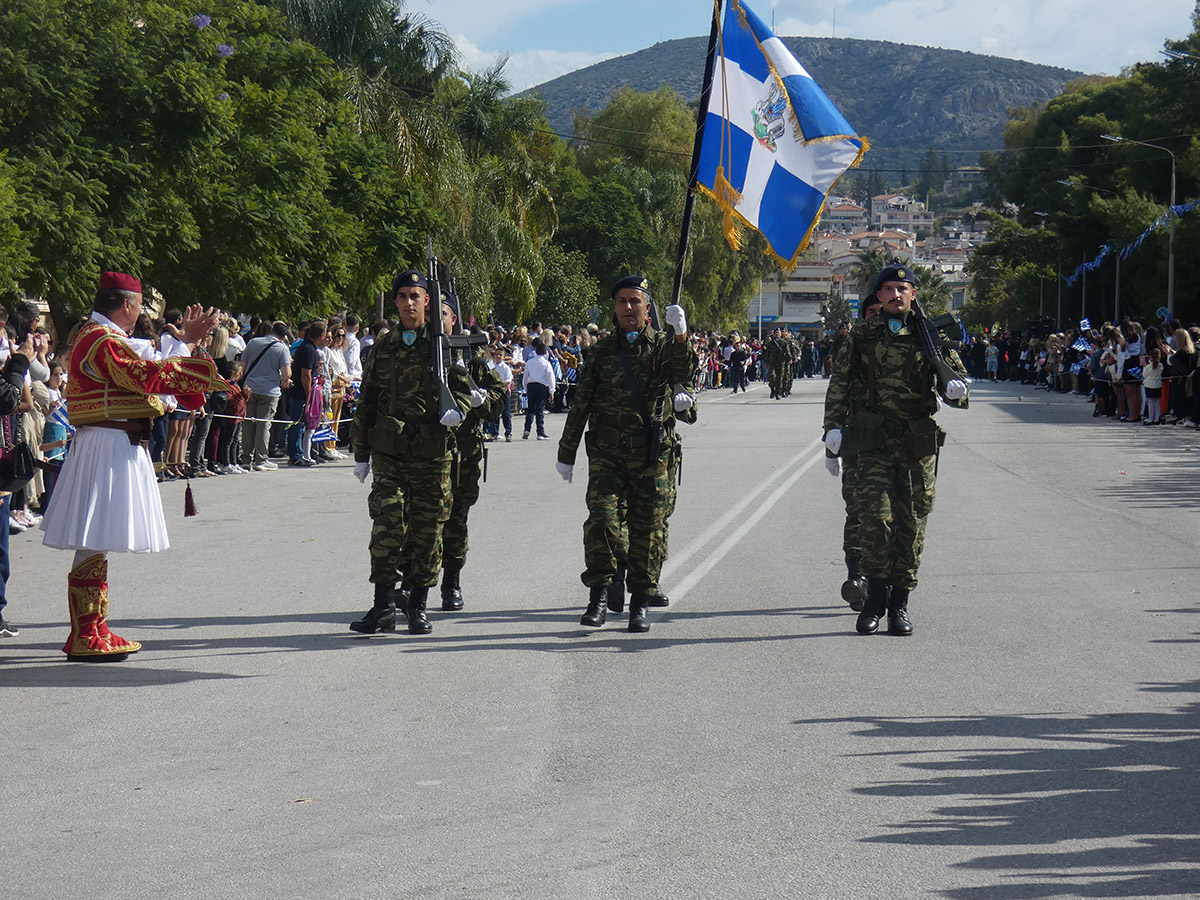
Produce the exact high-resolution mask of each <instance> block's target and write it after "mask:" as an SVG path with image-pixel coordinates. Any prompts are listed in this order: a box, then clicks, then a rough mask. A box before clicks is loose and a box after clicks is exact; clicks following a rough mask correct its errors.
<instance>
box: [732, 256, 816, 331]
mask: <svg viewBox="0 0 1200 900" xmlns="http://www.w3.org/2000/svg"><path fill="white" fill-rule="evenodd" d="M832 290H833V267H832V266H830V265H827V264H825V263H800V265H798V266H796V268H795V269H794V270H792V271H791V272H790V273H788V272H778V273H776V274H775V275H774V276H773V277H771V278H764V279H763V281H762V284H761V290H760V292H759V294H758V296H756V297H753V298H752V299H751V300H750V303H749V305H748V308H747V315H746V318H747V320H748V321H749V323H750V333H751V334H752V335H754V336H755V337H757V336H758V335H759V334H760V333H762V334H764V335H765V334H767V333H768V332H769V331H770V330H771V329H772V328H778V327H782V328H786V329H788V330H789V331H791V332H792V333H793V334H795V335H796V336H797V337H800V338H802V339H804V340H810V339H811V340H820V339H821V336H822V335H823V333H824V329H825V318H824V310H825V304H826V302H827V301H828V299H829V294H830V292H831V291H832Z"/></svg>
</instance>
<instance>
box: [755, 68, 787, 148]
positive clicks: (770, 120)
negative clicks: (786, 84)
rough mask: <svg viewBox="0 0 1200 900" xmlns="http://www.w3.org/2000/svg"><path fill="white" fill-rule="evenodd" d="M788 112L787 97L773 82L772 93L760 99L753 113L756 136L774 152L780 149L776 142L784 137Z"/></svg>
mask: <svg viewBox="0 0 1200 900" xmlns="http://www.w3.org/2000/svg"><path fill="white" fill-rule="evenodd" d="M786 113H787V99H786V98H785V97H784V96H783V92H782V91H781V90H780V89H779V85H778V84H776V83H775V82H771V93H770V94H768V95H767V99H765V100H759V101H758V105H757V106H755V107H754V112H753V113H752V114H751V115H752V116H753V117H754V136H755V137H757V138H758V142H759V143H760V144H762V145H763V146H764V147H766V148H767V149H768V150H770V151H771V152H772V153H774V152H775V151H776V150H777V149H778V145H777V144H776V143H775V142H776V141H777V140H779V138H781V137H783V132H784V127H785V126H784V122H783V117H784V115H785V114H786Z"/></svg>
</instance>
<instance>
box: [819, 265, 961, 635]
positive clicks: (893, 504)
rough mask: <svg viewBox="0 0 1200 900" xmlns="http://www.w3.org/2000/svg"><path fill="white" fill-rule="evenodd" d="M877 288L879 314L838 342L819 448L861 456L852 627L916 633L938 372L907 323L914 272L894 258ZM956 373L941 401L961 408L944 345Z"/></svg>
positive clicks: (936, 443)
mask: <svg viewBox="0 0 1200 900" xmlns="http://www.w3.org/2000/svg"><path fill="white" fill-rule="evenodd" d="M875 291H876V293H878V294H879V298H880V300H881V301H882V302H883V310H882V312H881V313H880V314H879V315H877V316H875V317H874V318H872V319H870V320H869V321H866V322H864V323H863V324H862V325H860V326H859V327H858V328H856V329H854V331H853V332H852V333H851V334H850V337H849V338H848V339H847V340H846V341H845V343H844V344H843V345H842V348H841V351H840V352H839V354H838V358H837V361H836V362H835V364H834V369H833V374H832V377H831V378H830V381H829V388H828V391H827V392H826V395H825V447H826V449H827V450H828V451H829V452H830V453H832V454H833V455H835V456H836V455H838V454H839V453H841V452H850V453H857V455H858V461H857V464H856V466H855V468H856V469H857V477H858V486H857V488H856V490H855V500H856V502H857V504H858V509H859V516H860V522H859V527H858V539H859V544H860V547H861V551H862V564H861V565H862V573H863V575H864V576H866V582H867V597H866V600H865V602H864V605H863V609H862V611H861V612H860V613H859V615H858V621H857V623H856V625H855V627H856V629H857V630H858V632H859V633H860V634H873V633H874V632H876V631H878V629H879V622H880V619H881V618H882V617H883V615H884V613H885V612H886V613H887V618H888V633H889V634H896V635H908V634H912V631H913V627H912V623H911V621H909V618H908V598H909V594H910V592H911V591H912V590H913V589H914V588H915V587H916V586H917V568H918V566H919V565H920V562H921V551H922V549H923V547H924V542H925V523H926V521H927V519H928V517H929V513H930V511H931V510H932V509H933V498H934V487H935V471H936V465H937V453H938V448H939V447H940V446H941V444H942V441H943V440H944V439H945V434H944V433H943V432H942V431H941V429H940V428H938V426H937V424H936V423H935V422H934V420H933V414H934V413H935V412H936V411H937V403H938V390H937V384H938V381H937V373H936V369H935V368H934V365H933V363H932V362H930V360H928V359H927V358H926V357H925V354H924V352H923V351H922V349H921V345H920V342H919V339H918V337H917V334H916V332H915V330H914V327H913V324H912V321H911V320H912V302H913V300H914V298H915V297H916V282H915V279H914V277H913V273H912V270H911V269H909V268H907V267H906V266H903V265H891V266H888V267H887V268H886V269H884V270H883V272H882V273H880V276H879V279H878V280H877V281H876V284H875ZM942 353H943V356H944V358H945V360H946V362H947V363H948V364H949V365H950V367H951V368H952V369H953V370H954V371H955V372H956V373H958V374H959V375H960V376H961V377H960V378H958V379H954V380H951V381H949V383H948V384H947V385H946V388H945V394H944V398H945V400H946V402H947V403H949V404H951V405H954V406H959V407H962V408H965V407H966V404H967V396H966V395H967V385H966V370H965V369H964V368H963V365H962V362H961V361H960V360H959V358H958V354H956V353H955V352H954V351H953V350H943V351H942Z"/></svg>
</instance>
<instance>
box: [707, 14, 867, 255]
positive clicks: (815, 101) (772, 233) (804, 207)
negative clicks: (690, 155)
mask: <svg viewBox="0 0 1200 900" xmlns="http://www.w3.org/2000/svg"><path fill="white" fill-rule="evenodd" d="M717 50H718V51H719V52H718V57H717V59H716V63H715V65H714V71H713V79H712V91H711V93H710V95H709V101H708V107H707V110H706V115H705V119H704V136H703V141H702V143H701V146H700V155H699V160H698V167H697V184H698V186H699V187H701V188H702V189H703V190H704V191H705V192H706V193H708V194H709V195H710V196H711V197H712V198H713V199H714V200H716V202H717V204H718V205H719V206H720V207H721V209H722V211H724V213H725V226H724V228H725V238H726V239H727V240H728V241H729V245H730V246H731V247H733V248H734V249H735V250H737V249H740V247H741V228H742V227H743V226H748V227H750V228H753V229H755V230H756V231H758V232H759V233H760V234H762V236H763V237H765V238H766V239H767V243H768V244H769V245H770V248H771V254H772V255H773V256H774V257H775V259H776V260H777V261H778V262H779V264H780V265H781V266H783V267H784V268H786V269H789V270H790V269H793V268H795V266H796V263H797V262H798V261H799V257H800V253H801V252H802V251H803V250H804V248H805V247H807V246H808V242H809V239H810V238H811V236H812V230H813V228H814V227H815V226H816V223H817V220H818V219H819V218H820V217H821V210H822V209H823V208H824V206H825V199H826V197H828V195H829V193H830V191H832V190H833V188H834V186H835V185H836V184H837V182H838V179H840V178H841V177H842V175H843V174H844V173H845V171H846V170H847V169H849V168H851V167H852V166H857V165H858V163H859V161H860V160H861V159H862V157H863V154H865V153H866V152H867V150H868V148H869V145H868V144H867V141H866V139H865V138H862V137H859V136H858V135H857V134H855V132H854V129H853V128H851V127H850V123H848V122H847V121H846V119H845V118H844V117H843V116H842V114H841V113H840V112H839V111H838V109H837V107H836V106H834V105H833V102H832V101H831V100H830V99H829V98H828V97H827V96H825V93H824V92H823V91H822V90H821V88H820V87H819V86H818V85H817V83H816V82H815V81H813V79H812V76H810V75H809V74H808V72H807V71H805V69H804V67H803V66H802V65H800V63H799V62H797V61H796V58H795V57H794V56H792V54H791V53H790V52H789V51H788V49H787V47H786V46H785V45H784V43H783V41H781V40H780V39H779V38H778V37H776V36H775V35H774V34H773V33H772V32H771V30H770V29H769V28H767V26H766V25H764V24H763V22H762V20H761V19H759V18H758V16H756V15H755V14H754V13H753V12H752V11H751V10H750V8H749V7H747V6H746V4H745V3H744V2H742V0H729V4H728V6H727V7H726V9H725V16H724V23H723V25H722V27H721V28H720V30H719V33H718V45H717Z"/></svg>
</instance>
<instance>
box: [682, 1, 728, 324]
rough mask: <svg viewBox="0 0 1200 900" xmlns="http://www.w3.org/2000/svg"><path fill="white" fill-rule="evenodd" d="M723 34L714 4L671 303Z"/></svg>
mask: <svg viewBox="0 0 1200 900" xmlns="http://www.w3.org/2000/svg"><path fill="white" fill-rule="evenodd" d="M720 30H721V0H714V2H713V20H712V29H711V30H710V31H709V33H708V55H707V56H706V58H705V61H704V81H703V82H702V86H701V88H700V109H699V110H698V111H697V112H696V141H695V143H694V144H693V145H692V167H691V171H690V172H689V173H688V187H687V199H686V200H685V201H684V204H683V221H682V223H680V226H679V256H678V258H677V259H676V260H675V281H674V283H673V284H672V285H671V302H672V303H678V302H679V296H680V294H681V293H682V292H683V260H684V257H685V256H687V248H688V237H689V236H690V234H691V231H692V209H693V207H695V205H696V181H697V179H698V178H699V176H700V145H701V144H702V143H703V142H704V123H705V121H706V120H707V119H708V98H709V95H710V94H712V84H713V72H714V71H715V69H716V61H717V37H718V35H719V34H720Z"/></svg>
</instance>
